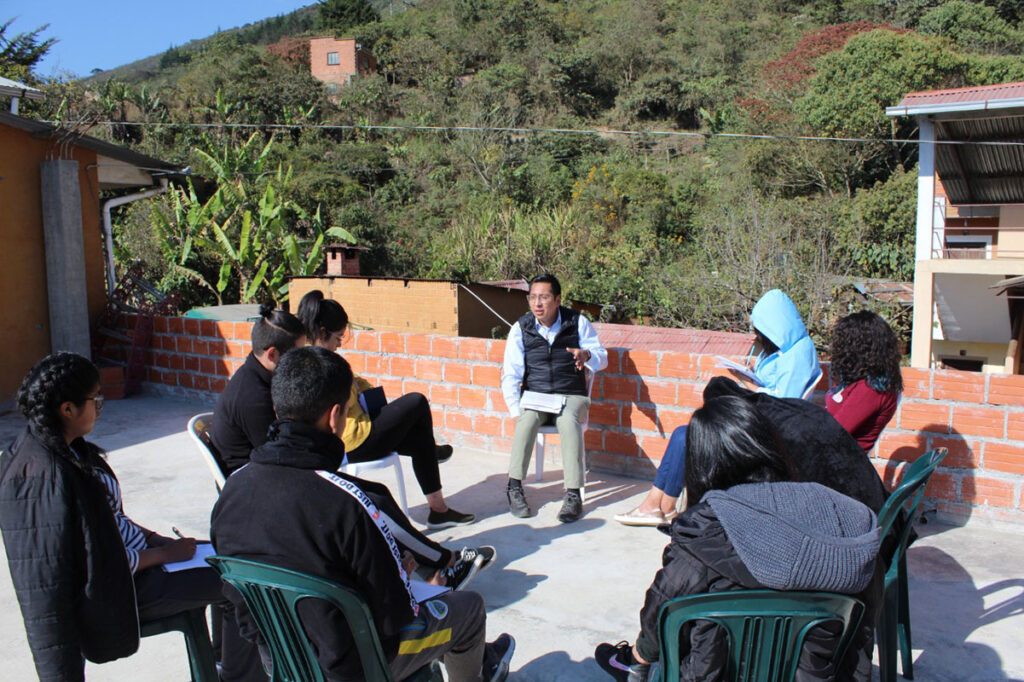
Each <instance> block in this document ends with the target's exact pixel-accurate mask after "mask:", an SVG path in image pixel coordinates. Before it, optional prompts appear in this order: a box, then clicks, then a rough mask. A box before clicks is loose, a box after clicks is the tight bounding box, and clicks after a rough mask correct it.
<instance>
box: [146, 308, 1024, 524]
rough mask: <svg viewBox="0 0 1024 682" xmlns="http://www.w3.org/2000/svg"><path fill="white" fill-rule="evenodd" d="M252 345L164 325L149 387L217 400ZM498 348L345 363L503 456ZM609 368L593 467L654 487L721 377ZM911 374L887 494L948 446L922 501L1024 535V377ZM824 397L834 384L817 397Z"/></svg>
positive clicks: (682, 367) (597, 412)
mask: <svg viewBox="0 0 1024 682" xmlns="http://www.w3.org/2000/svg"><path fill="white" fill-rule="evenodd" d="M249 334H250V325H249V324H248V323H241V322H217V323H214V322H210V321H208V320H203V321H200V320H192V319H183V318H158V319H157V320H156V322H155V325H154V340H153V349H152V351H151V353H150V362H149V368H148V377H149V381H150V382H154V383H157V384H162V385H164V386H166V387H171V388H174V389H176V390H178V391H197V390H198V391H209V392H219V391H220V390H221V389H222V388H223V386H224V384H225V382H226V381H227V379H228V377H229V376H230V374H231V373H232V372H233V371H234V370H235V369H237V367H238V366H239V365H241V363H242V362H243V361H244V359H245V357H246V355H247V354H248V353H249V350H250V345H249ZM504 349H505V342H504V341H491V340H487V339H474V338H465V337H448V336H428V335H423V334H404V333H401V334H400V333H392V332H356V333H355V334H354V335H353V338H351V339H349V340H348V341H347V342H346V346H345V348H343V349H342V353H343V354H344V356H345V357H346V359H348V361H349V362H350V363H351V364H352V367H353V369H354V370H355V372H356V373H358V374H360V375H362V376H364V377H366V378H367V379H369V380H370V381H371V382H374V383H377V384H379V385H381V386H383V387H384V389H385V391H386V392H387V394H388V395H389V396H391V397H394V396H398V395H401V394H403V393H409V392H412V391H417V392H419V393H423V394H424V395H426V396H427V397H428V398H429V399H430V403H431V406H432V408H433V412H434V423H435V427H436V428H437V430H438V432H439V436H440V437H441V438H443V439H444V440H446V441H448V442H450V443H452V444H454V445H456V446H459V447H465V448H472V449H478V450H482V451H486V452H493V453H501V454H504V453H507V452H508V451H509V448H510V447H511V445H512V432H513V429H514V427H515V421H514V420H513V419H512V418H510V417H509V416H508V413H507V411H506V409H505V402H504V400H503V399H502V396H501V389H500V373H501V359H502V354H503V352H504ZM608 364H609V366H608V368H607V369H606V370H605V371H603V372H601V373H600V374H598V376H597V378H596V380H595V384H594V391H593V398H594V404H593V406H592V408H591V412H590V429H589V430H588V431H587V434H586V443H587V448H588V451H589V455H590V461H591V463H592V465H594V466H595V467H599V468H602V469H607V470H613V471H616V472H622V473H632V474H634V475H645V476H646V475H649V474H650V472H651V471H653V466H654V465H655V464H656V463H657V462H658V461H659V460H660V459H661V457H662V455H663V454H664V450H665V446H666V444H667V442H668V436H669V435H670V434H671V433H672V430H673V429H674V428H675V427H677V426H680V425H682V424H685V423H686V422H687V421H688V420H689V418H690V415H691V414H692V413H693V410H694V409H696V408H697V407H699V406H700V405H701V391H702V390H703V387H704V384H705V383H706V382H707V381H708V379H709V378H711V377H712V376H714V375H715V374H716V373H718V372H721V370H717V369H715V367H714V358H713V357H711V356H697V355H685V354H680V353H672V352H667V351H663V352H646V351H625V350H621V351H617V350H612V351H609V363H608ZM903 376H904V381H905V383H906V387H905V390H904V394H903V398H902V400H901V404H900V407H899V410H898V411H897V413H896V416H894V417H893V420H892V422H891V423H890V424H889V428H887V429H886V430H885V432H884V433H883V434H882V437H881V438H880V439H879V442H878V445H877V446H876V447H875V450H874V452H873V453H872V461H873V463H874V464H875V467H876V468H877V469H878V471H879V473H880V474H881V475H882V477H883V479H884V480H885V481H886V483H887V484H890V485H891V484H892V482H893V481H894V480H897V479H898V476H899V474H900V470H901V467H902V466H903V463H904V462H906V461H909V460H912V459H914V458H915V457H916V456H917V455H919V454H921V453H923V452H924V451H925V450H927V449H929V448H933V447H946V448H949V455H948V456H947V458H946V460H945V461H944V462H943V466H942V467H940V469H939V470H938V471H937V472H936V473H935V475H934V476H933V477H932V480H931V482H930V483H929V486H928V489H927V495H928V498H929V499H930V500H931V504H932V505H934V506H936V507H937V509H938V511H939V513H940V514H941V515H942V516H943V517H945V518H949V519H953V520H964V519H966V518H967V517H971V516H973V517H975V518H984V519H988V520H992V521H999V522H1012V523H1021V524H1024V499H1022V492H1024V490H1022V488H1024V376H1005V375H983V374H975V373H971V372H954V371H947V370H919V369H910V368H907V369H904V372H903ZM826 386H827V376H826V378H825V379H823V380H822V383H821V384H819V389H824V388H825V387H826ZM820 397H821V395H820V394H819V398H820ZM553 454H554V456H555V457H557V452H554V453H553Z"/></svg>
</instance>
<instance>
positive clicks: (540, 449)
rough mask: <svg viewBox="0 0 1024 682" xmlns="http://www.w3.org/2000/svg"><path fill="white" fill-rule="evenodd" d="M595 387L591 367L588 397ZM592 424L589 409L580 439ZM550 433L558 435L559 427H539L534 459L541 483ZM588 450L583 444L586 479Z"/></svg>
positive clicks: (588, 380) (538, 479) (582, 425)
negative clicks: (545, 447) (545, 450)
mask: <svg viewBox="0 0 1024 682" xmlns="http://www.w3.org/2000/svg"><path fill="white" fill-rule="evenodd" d="M593 389H594V373H593V372H591V371H590V370H589V369H588V370H587V397H590V395H591V393H593ZM589 424H590V410H589V409H588V410H587V416H586V417H584V419H583V423H582V424H580V441H581V442H582V440H583V435H584V434H585V433H586V432H587V426H588V425H589ZM549 435H558V427H557V426H555V425H554V424H548V425H546V426H541V427H540V428H538V429H537V440H536V443H535V445H534V453H533V459H534V461H535V462H536V463H537V477H536V481H537V482H538V483H540V480H541V478H542V477H543V476H544V445H545V440H546V438H547V437H548V436H549ZM586 452H587V448H586V445H585V444H584V446H583V453H582V454H583V460H584V461H583V462H582V465H583V476H584V481H585V480H586V475H587V469H586ZM580 497H583V490H582V489H580Z"/></svg>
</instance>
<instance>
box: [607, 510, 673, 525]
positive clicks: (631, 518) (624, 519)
mask: <svg viewBox="0 0 1024 682" xmlns="http://www.w3.org/2000/svg"><path fill="white" fill-rule="evenodd" d="M613 518H614V519H615V520H616V521H618V522H619V523H621V524H622V525H624V526H659V525H661V524H663V523H665V515H664V514H662V513H661V512H660V511H654V512H642V511H640V507H637V508H636V509H633V510H632V511H629V512H626V513H625V514H616V515H615V516H614V517H613Z"/></svg>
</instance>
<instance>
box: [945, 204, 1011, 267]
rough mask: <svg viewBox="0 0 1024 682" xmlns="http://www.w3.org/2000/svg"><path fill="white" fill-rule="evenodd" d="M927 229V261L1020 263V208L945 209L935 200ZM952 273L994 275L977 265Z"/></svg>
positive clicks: (961, 206) (950, 206)
mask: <svg viewBox="0 0 1024 682" xmlns="http://www.w3.org/2000/svg"><path fill="white" fill-rule="evenodd" d="M933 215H934V220H933V223H932V228H931V240H930V245H929V246H930V253H929V256H930V259H931V260H969V261H991V260H1024V205H1022V204H1004V205H997V206H992V205H967V204H960V205H948V204H947V200H946V197H945V196H939V197H937V198H936V201H935V207H934V211H933ZM974 265H976V266H977V268H976V269H972V266H971V265H968V266H961V267H959V268H955V271H980V272H985V271H990V270H992V269H993V268H995V269H996V270H997V271H998V269H999V268H1000V267H1002V266H1000V265H983V264H977V263H975V264H974Z"/></svg>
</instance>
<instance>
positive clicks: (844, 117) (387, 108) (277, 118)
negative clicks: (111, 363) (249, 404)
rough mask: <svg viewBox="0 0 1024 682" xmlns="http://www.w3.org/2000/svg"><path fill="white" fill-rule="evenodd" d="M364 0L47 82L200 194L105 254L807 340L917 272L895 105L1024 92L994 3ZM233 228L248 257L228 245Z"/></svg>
mask: <svg viewBox="0 0 1024 682" xmlns="http://www.w3.org/2000/svg"><path fill="white" fill-rule="evenodd" d="M379 9H380V8H378V9H374V8H372V7H370V6H367V5H366V4H365V3H362V2H356V1H355V0H331V2H329V3H327V6H326V7H324V8H321V7H319V6H318V7H310V8H304V9H303V10H300V12H299V14H298V15H288V16H289V17H291V18H288V19H285V18H278V19H277V20H275V21H278V20H279V23H280V24H282V25H283V24H284V23H287V22H291V23H290V24H288V25H289V26H294V27H295V30H294V31H289V32H284V33H278V34H276V35H275V34H274V32H273V31H271V30H269V29H268V28H267V27H263V28H260V24H254V25H253V26H252V27H243V28H242V29H239V30H238V31H231V32H227V31H226V32H222V33H220V34H218V35H216V36H212V37H211V38H208V39H206V40H204V41H198V42H197V43H196V44H190V45H188V46H182V48H181V52H182V53H184V54H185V55H187V56H181V55H177V56H176V55H175V54H172V55H171V56H172V57H174V58H173V59H168V58H167V56H166V55H161V56H160V57H153V58H151V60H156V68H154V67H153V62H152V61H149V62H148V63H147V64H141V65H129V66H126V67H123V68H124V69H129V70H126V71H124V72H120V71H118V72H117V73H109V72H108V73H106V74H103V76H104V78H105V79H106V80H104V81H103V82H92V83H87V84H85V85H84V86H83V85H81V84H56V85H53V86H51V88H50V98H49V99H48V100H47V102H45V103H44V104H43V105H41V107H40V109H38V111H37V115H40V116H44V117H48V118H49V117H52V116H57V115H59V116H63V117H67V118H69V119H72V118H75V117H79V116H83V115H86V114H89V113H91V114H93V115H95V116H96V117H97V118H98V119H99V120H101V121H104V122H107V123H103V124H101V125H98V126H97V127H96V128H94V129H93V131H92V133H93V134H98V135H105V136H109V137H110V138H111V139H113V140H116V141H118V142H121V143H124V144H128V145H130V146H133V147H135V148H137V149H139V150H140V151H143V152H146V153H149V154H152V155H155V156H158V157H161V158H165V159H169V160H174V161H177V162H179V163H181V164H182V165H183V166H184V165H190V166H191V167H192V168H193V169H195V172H196V173H198V174H201V175H202V176H203V178H204V179H205V180H206V182H203V183H198V184H197V191H196V193H195V194H189V192H188V191H187V190H186V191H184V193H182V194H174V195H168V196H166V197H164V198H162V199H160V200H158V201H154V202H147V203H143V204H136V205H134V206H132V207H131V208H130V209H128V210H126V211H125V212H124V213H122V214H121V215H120V216H119V219H118V249H119V253H118V256H119V258H120V259H121V261H122V262H128V261H130V260H133V259H141V260H143V261H144V262H145V264H146V267H147V270H148V273H149V275H150V277H152V278H153V279H154V280H157V281H160V282H162V283H163V285H164V286H168V287H170V286H175V287H178V288H179V289H181V290H182V291H183V292H184V293H185V295H186V300H188V301H189V302H199V301H210V300H213V299H216V298H219V299H220V300H223V301H225V302H227V301H233V300H238V299H240V298H241V299H248V298H261V297H269V296H280V291H281V289H280V287H281V285H282V282H283V281H284V278H285V277H286V276H287V274H288V273H289V272H291V273H300V272H309V271H311V270H312V269H313V268H314V266H315V265H316V264H317V263H318V261H319V254H318V253H317V252H316V250H315V248H314V247H315V246H316V243H317V242H316V240H317V239H318V238H320V237H321V235H323V233H324V231H325V230H328V229H329V228H331V227H335V228H343V229H344V230H347V231H348V232H350V233H351V234H353V235H354V236H355V237H356V238H358V240H359V241H360V243H362V244H364V245H366V246H368V247H369V248H370V250H369V251H368V252H366V254H365V256H364V266H365V267H364V269H366V270H367V272H368V273H371V274H380V275H401V276H412V277H445V278H455V279H472V280H486V279H506V278H514V277H528V276H530V275H532V274H535V273H537V272H538V271H541V270H552V271H554V272H556V273H557V274H559V275H560V276H561V277H562V278H563V280H564V281H565V282H566V284H567V288H568V289H569V290H570V292H571V295H572V296H574V297H578V298H582V299H586V300H591V301H595V302H599V303H602V304H605V305H606V308H605V313H604V316H605V317H607V319H613V320H623V319H641V320H644V321H648V322H654V323H658V324H665V325H686V326H697V327H706V328H716V329H732V328H745V326H746V322H745V317H744V313H745V312H746V311H747V310H748V309H749V306H750V304H751V302H752V301H753V300H755V299H756V298H757V297H758V296H759V295H760V294H761V293H762V292H763V291H764V290H766V289H768V288H770V287H775V286H778V287H781V288H783V289H785V290H786V291H788V292H789V293H790V294H791V295H792V296H793V298H794V300H796V301H797V303H798V305H799V306H800V307H801V310H802V311H803V312H804V313H805V315H807V317H808V320H809V326H810V327H811V328H812V330H813V332H814V333H815V334H817V335H819V338H821V335H823V332H824V330H825V329H826V328H827V326H828V325H829V324H830V322H831V320H832V319H833V318H834V316H835V315H836V314H837V313H843V312H845V311H846V307H845V301H844V300H843V299H841V298H840V296H839V295H838V293H837V291H836V289H837V283H841V282H842V280H843V278H845V277H850V276H862V277H883V278H894V279H909V278H910V277H911V276H912V272H913V226H914V211H915V205H914V192H915V176H914V174H915V170H914V167H915V164H916V146H915V145H914V144H909V143H906V142H903V141H902V140H905V139H909V138H913V137H914V136H915V134H916V131H915V130H914V128H913V122H912V121H908V120H902V121H901V120H890V119H888V118H887V117H886V116H885V115H884V108H885V106H888V105H892V104H895V103H896V102H898V101H899V99H900V98H901V97H902V95H903V94H904V93H906V92H908V91H913V90H922V89H930V88H942V87H957V86H964V85H972V84H986V83H996V82H1003V81H1012V80H1022V79H1024V59H1022V58H1021V57H1020V56H1019V55H1020V53H1021V48H1022V46H1024V34H1022V33H1021V31H1020V29H1019V28H1018V26H1019V22H1020V12H1021V9H1020V5H1019V4H1018V3H1016V2H1012V1H1009V0H1007V1H997V2H990V3H983V2H965V1H963V0H949V1H947V2H941V0H915V1H914V2H901V3H891V2H886V1H882V0H880V1H878V2H874V1H872V0H845V1H844V0H808V1H806V2H794V3H778V2H772V1H769V0H762V1H761V2H747V3H737V2H730V1H726V0H705V1H698V0H648V1H645V2H634V1H632V0H580V1H577V2H545V1H542V0H505V1H499V0H424V1H423V2H420V3H417V4H415V5H414V6H413V5H409V4H402V5H398V4H396V5H395V6H394V8H384V9H385V11H384V12H381V11H379ZM328 10H331V11H330V12H329V11H328ZM399 10H404V11H399ZM332 12H333V13H332ZM367 12H368V13H367ZM303 13H304V14H303ZM352 17H359V19H358V21H359V22H360V23H358V25H352V23H351V21H352V19H351V18H352ZM374 17H376V19H374ZM346 22H347V23H346ZM279 27H280V26H279ZM247 31H248V32H249V33H248V34H247V33H246V32H247ZM327 32H334V33H336V34H339V35H341V34H344V35H350V36H355V37H358V38H359V40H360V42H361V43H362V44H363V45H364V46H367V47H368V48H369V49H371V50H372V52H373V54H374V55H375V57H376V59H377V62H378V72H377V73H376V74H375V75H371V76H366V77H363V78H360V79H359V80H357V81H356V82H355V83H354V84H353V85H351V86H349V87H346V88H343V89H342V90H341V91H340V92H339V93H338V95H337V96H336V97H329V96H328V94H327V93H326V91H325V89H324V88H323V86H322V85H321V84H320V83H318V82H317V81H315V80H314V79H312V78H311V77H310V76H309V75H308V73H309V72H308V58H309V57H308V49H307V50H305V51H304V49H303V46H304V45H305V44H306V41H305V36H308V35H310V34H314V33H316V34H322V33H327ZM285 33H287V35H286V34H285ZM255 34H259V35H261V36H262V37H261V38H260V39H254V38H253V37H252V36H253V35H255ZM268 43H273V44H272V45H268ZM160 59H163V60H164V62H165V64H164V66H165V67H166V68H163V69H161V68H160V64H159V61H160ZM129 67H131V68H129ZM119 74H123V75H119ZM110 76H117V77H116V78H109V77H110ZM86 90H88V91H89V92H86ZM139 123H141V124H142V125H134V124H139ZM247 126H248V127H247ZM428 128H429V129H428ZM613 131H629V132H630V133H632V134H621V133H616V132H613ZM805 138H844V139H846V138H855V139H857V140H860V141H856V142H851V141H837V140H835V139H805ZM217 187H219V188H220V189H219V191H217V192H216V193H213V190H214V189H215V188H217ZM268 193H269V199H268ZM211 197H212V198H211ZM190 209H191V210H190ZM246 212H249V216H250V217H249V219H248V220H249V223H248V224H249V225H250V226H256V227H251V229H257V228H258V229H259V230H262V232H260V234H261V235H263V236H262V237H261V238H260V239H261V241H260V252H259V253H255V252H254V251H255V247H252V248H250V249H249V250H248V251H246V252H244V253H242V251H243V250H242V249H241V246H242V245H243V240H242V226H243V225H244V224H246V222H245V220H246V219H245V214H246ZM214 225H216V227H217V229H216V230H214V229H213V226H214ZM218 232H219V233H218ZM338 234H341V233H340V232H339V231H338V230H335V231H334V232H333V233H331V234H327V235H323V237H322V238H323V239H326V240H328V241H330V240H334V239H336V238H337V235H338ZM229 246H230V248H229ZM264 262H266V263H267V266H266V267H265V268H264V276H263V278H262V279H260V278H259V277H257V276H256V275H257V273H258V272H259V269H260V268H261V267H263V263H264ZM254 280H259V281H256V282H255V284H254ZM888 312H889V314H890V317H891V318H892V319H893V321H894V322H896V323H897V324H901V323H902V321H901V320H900V319H898V313H897V312H896V311H888Z"/></svg>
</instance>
